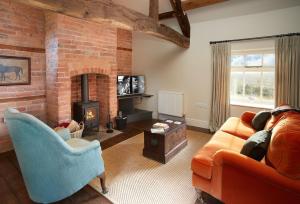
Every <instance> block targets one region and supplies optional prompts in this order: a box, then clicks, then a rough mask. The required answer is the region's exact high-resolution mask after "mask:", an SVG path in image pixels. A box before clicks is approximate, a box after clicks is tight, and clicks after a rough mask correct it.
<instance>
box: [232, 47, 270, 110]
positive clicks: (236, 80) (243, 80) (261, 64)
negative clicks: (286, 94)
mask: <svg viewBox="0 0 300 204" xmlns="http://www.w3.org/2000/svg"><path fill="white" fill-rule="evenodd" d="M274 91H275V54H274V50H251V51H239V52H234V51H233V52H232V56H231V79H230V103H231V104H232V105H243V106H253V107H261V108H274V93H275V92H274Z"/></svg>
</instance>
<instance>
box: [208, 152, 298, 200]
mask: <svg viewBox="0 0 300 204" xmlns="http://www.w3.org/2000/svg"><path fill="white" fill-rule="evenodd" d="M213 174H214V175H215V176H216V178H214V181H213V182H214V186H215V193H216V197H218V198H219V199H221V200H222V201H223V202H225V203H245V201H247V202H246V203H293V202H294V203H300V181H299V180H293V179H290V178H288V177H285V176H283V175H280V174H279V173H278V172H277V171H276V170H275V169H273V168H271V167H269V166H267V165H265V164H264V163H262V162H258V161H256V160H253V159H251V158H249V157H247V156H244V155H241V154H239V153H237V152H233V151H230V150H220V151H218V152H217V153H216V154H215V156H214V167H213Z"/></svg>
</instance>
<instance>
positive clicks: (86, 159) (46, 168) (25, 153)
mask: <svg viewBox="0 0 300 204" xmlns="http://www.w3.org/2000/svg"><path fill="white" fill-rule="evenodd" d="M4 118H5V123H6V125H7V127H8V130H9V134H10V136H11V138H12V141H13V145H14V148H15V152H16V155H17V158H18V162H19V165H20V168H21V172H22V175H23V178H24V181H25V185H26V188H27V191H28V193H29V196H30V198H31V199H32V200H33V201H35V202H39V203H50V202H55V201H59V200H62V199H64V198H66V197H68V196H70V195H72V194H73V193H75V192H77V191H78V190H80V189H81V188H82V187H84V186H85V185H87V184H88V183H89V182H90V181H91V180H92V179H93V178H95V177H97V176H98V177H99V178H100V182H101V187H102V192H103V193H106V192H107V189H106V187H105V176H104V163H103V159H102V157H101V147H100V144H99V142H98V141H93V142H89V141H86V140H83V139H71V138H70V137H69V136H68V133H66V132H61V133H60V134H63V137H61V136H60V135H59V134H57V133H56V132H55V131H54V130H52V129H51V128H50V127H49V126H47V125H46V124H44V123H43V122H42V121H40V120H38V119H37V118H35V117H34V116H32V115H29V114H26V113H20V112H19V111H17V110H15V109H12V108H9V109H7V110H5V113H4ZM65 140H66V141H65Z"/></svg>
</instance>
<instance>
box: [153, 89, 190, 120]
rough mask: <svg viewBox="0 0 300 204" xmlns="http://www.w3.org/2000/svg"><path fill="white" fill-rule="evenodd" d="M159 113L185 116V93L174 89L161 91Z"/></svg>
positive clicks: (159, 93)
mask: <svg viewBox="0 0 300 204" xmlns="http://www.w3.org/2000/svg"><path fill="white" fill-rule="evenodd" d="M158 113H160V114H166V115H172V116H177V117H183V116H184V111H183V93H181V92H173V91H159V92H158Z"/></svg>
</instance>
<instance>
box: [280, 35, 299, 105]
mask: <svg viewBox="0 0 300 204" xmlns="http://www.w3.org/2000/svg"><path fill="white" fill-rule="evenodd" d="M275 61H276V65H275V67H276V68H275V75H276V77H275V78H276V80H275V90H276V91H275V104H276V106H278V105H282V104H289V105H291V106H295V107H298V108H299V107H300V36H299V35H295V36H284V37H279V38H277V39H276V42H275Z"/></svg>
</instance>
